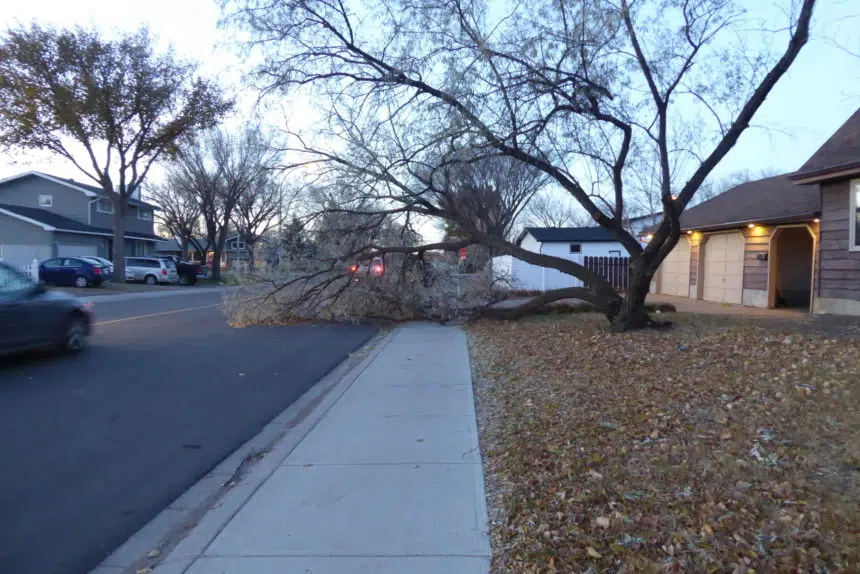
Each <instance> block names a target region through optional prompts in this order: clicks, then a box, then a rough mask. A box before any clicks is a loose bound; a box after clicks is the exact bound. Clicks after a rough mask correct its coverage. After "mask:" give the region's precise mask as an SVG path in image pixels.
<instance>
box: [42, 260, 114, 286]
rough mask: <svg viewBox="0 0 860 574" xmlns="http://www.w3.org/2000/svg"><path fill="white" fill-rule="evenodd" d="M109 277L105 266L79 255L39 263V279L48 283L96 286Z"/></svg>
mask: <svg viewBox="0 0 860 574" xmlns="http://www.w3.org/2000/svg"><path fill="white" fill-rule="evenodd" d="M109 279H110V274H109V272H108V270H107V269H106V268H104V267H102V266H101V265H99V264H97V263H93V262H90V261H87V260H85V259H81V258H80V257H55V258H53V259H48V260H47V261H44V262H43V263H42V264H41V265H39V280H40V281H44V282H45V283H47V284H49V285H72V286H75V287H90V286H93V287H98V286H99V285H101V284H102V283H104V282H105V281H107V280H109Z"/></svg>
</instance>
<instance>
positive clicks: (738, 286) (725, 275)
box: [702, 233, 744, 305]
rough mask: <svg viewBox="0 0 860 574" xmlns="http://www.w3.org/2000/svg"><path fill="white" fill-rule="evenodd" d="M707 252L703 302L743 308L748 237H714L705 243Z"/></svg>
mask: <svg viewBox="0 0 860 574" xmlns="http://www.w3.org/2000/svg"><path fill="white" fill-rule="evenodd" d="M704 252H705V270H704V284H703V286H702V287H703V288H702V298H703V299H705V300H706V301H717V302H720V303H734V304H737V305H740V304H741V301H742V300H743V283H744V236H743V235H742V234H740V233H723V234H720V235H712V236H711V237H709V238H708V241H707V242H706V243H705V249H704Z"/></svg>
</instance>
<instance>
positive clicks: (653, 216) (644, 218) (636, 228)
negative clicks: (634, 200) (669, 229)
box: [624, 211, 663, 241]
mask: <svg viewBox="0 0 860 574" xmlns="http://www.w3.org/2000/svg"><path fill="white" fill-rule="evenodd" d="M662 220H663V212H662V211H657V212H654V213H648V214H646V215H638V216H636V217H631V218H629V219H626V220H625V221H624V229H626V230H627V231H628V232H630V235H632V236H633V237H636V238H637V239H639V240H640V241H643V240H644V238H645V236H646V235H647V233H648V229H650V228H652V227H654V226H655V225H657V224H658V223H660V221H662Z"/></svg>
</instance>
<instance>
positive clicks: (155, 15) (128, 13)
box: [0, 0, 860, 180]
mask: <svg viewBox="0 0 860 574" xmlns="http://www.w3.org/2000/svg"><path fill="white" fill-rule="evenodd" d="M748 1H755V2H759V1H761V2H766V1H768V0H748ZM858 4H860V2H858V0H820V1H819V6H818V8H817V10H818V13H817V15H816V21H815V22H814V26H813V33H814V37H813V39H812V40H811V41H810V43H809V44H808V45H807V46H806V47H805V48H804V50H803V51H802V53H801V55H800V57H799V59H798V61H797V62H796V63H795V65H794V66H793V67H792V69H791V70H790V71H789V73H788V75H787V76H786V77H784V78H783V79H782V80H781V82H780V83H779V85H777V87H776V89H775V90H774V92H773V93H772V94H771V96H770V98H769V99H768V101H767V102H766V103H765V104H764V106H763V108H762V109H761V111H760V112H759V114H758V115H757V116H756V118H755V122H754V123H755V125H757V126H764V127H765V128H767V129H759V128H755V129H750V130H747V132H746V133H745V134H744V135H743V137H742V139H741V141H740V143H739V144H738V145H737V146H736V147H735V148H734V149H733V150H732V151H731V152H730V153H729V155H728V156H727V157H726V159H725V160H724V161H723V163H722V164H721V165H720V166H719V167H718V168H717V170H716V171H715V173H714V177H720V176H723V175H726V174H729V173H732V172H736V171H741V170H750V171H752V172H757V171H759V170H761V169H763V168H769V169H775V170H778V171H792V170H795V169H797V168H798V167H800V165H801V164H802V163H803V162H804V161H805V160H806V159H807V158H808V157H809V156H810V155H811V154H812V153H813V152H814V151H815V150H816V149H817V148H818V146H820V145H821V144H822V143H823V142H824V140H825V139H826V138H827V137H828V136H829V135H830V134H831V133H833V131H834V130H836V128H838V127H839V125H840V124H841V123H842V122H844V121H845V120H846V119H847V118H848V116H850V115H851V114H852V113H853V112H854V111H855V110H856V109H857V107H858V106H860V57H858V56H855V55H851V54H848V53H846V52H845V50H843V49H841V48H840V47H838V46H836V45H834V44H833V42H832V41H828V40H825V39H824V36H825V35H826V36H827V37H829V38H833V39H836V40H837V41H838V43H839V44H840V45H841V46H843V47H844V48H847V49H849V50H851V51H853V52H855V53H857V54H860V34H857V30H858V28H860V17H858V14H860V6H858ZM219 14H220V12H219V8H218V6H217V4H216V2H215V0H149V1H147V2H127V1H117V0H75V1H70V0H26V1H21V2H5V3H4V7H3V13H2V17H0V18H2V19H0V24H2V25H3V27H7V26H14V25H17V24H21V23H23V24H26V23H29V22H31V21H32V20H37V21H39V22H41V23H50V24H54V25H58V26H69V25H74V24H82V25H85V26H89V25H95V26H97V27H98V28H100V29H102V30H107V31H109V30H135V29H137V28H138V27H139V26H140V25H142V24H147V25H148V26H149V27H150V29H151V30H152V31H153V32H154V34H155V35H157V36H158V37H159V38H160V39H161V40H162V41H163V42H164V43H165V44H166V43H167V42H172V43H173V44H174V46H175V47H176V50H177V52H178V53H179V54H180V55H182V56H185V57H188V58H192V59H195V60H198V61H199V62H201V64H202V69H201V71H202V72H203V73H204V74H206V75H207V76H210V77H213V76H214V77H217V78H218V79H219V80H220V81H221V82H222V83H223V84H224V85H226V86H235V87H237V88H239V87H240V78H241V70H242V62H241V60H240V59H239V57H238V56H236V55H235V53H234V51H233V49H232V47H231V46H229V45H227V44H228V40H229V39H228V37H227V36H226V35H225V33H224V32H223V31H221V30H218V28H217V22H218V18H219ZM240 96H241V99H242V100H243V101H244V102H249V101H251V100H252V99H253V97H254V96H255V94H254V93H253V92H250V91H245V92H242V93H241V94H240ZM301 107H302V106H298V108H299V109H297V107H296V106H293V107H292V108H291V110H292V114H293V115H294V116H295V117H296V118H301V117H307V115H309V114H308V111H307V110H303V109H300V108H301ZM9 159H10V158H8V157H7V158H0V178H2V177H6V176H9V175H13V174H15V173H18V172H21V171H27V170H30V169H36V170H40V171H45V172H49V173H52V174H55V175H59V176H64V177H74V178H75V179H80V180H83V178H84V176H83V175H81V174H80V173H79V172H77V170H76V169H75V167H74V166H72V165H70V164H69V163H67V162H65V161H63V160H62V159H59V158H52V157H50V156H44V155H37V154H28V155H26V156H19V157H17V158H16V159H15V162H14V163H12V162H10V161H9Z"/></svg>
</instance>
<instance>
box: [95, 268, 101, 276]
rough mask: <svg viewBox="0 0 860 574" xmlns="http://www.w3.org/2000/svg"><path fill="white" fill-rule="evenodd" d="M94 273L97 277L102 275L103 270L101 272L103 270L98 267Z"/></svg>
mask: <svg viewBox="0 0 860 574" xmlns="http://www.w3.org/2000/svg"><path fill="white" fill-rule="evenodd" d="M93 273H95V274H96V275H101V274H102V270H101V269H99V268H98V267H93Z"/></svg>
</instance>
